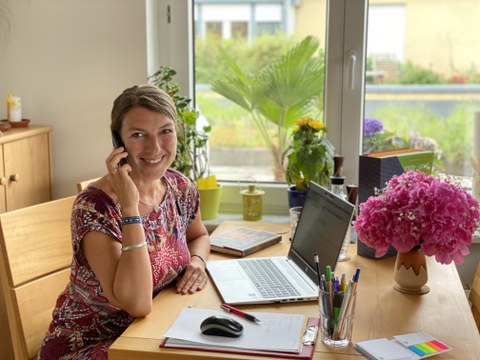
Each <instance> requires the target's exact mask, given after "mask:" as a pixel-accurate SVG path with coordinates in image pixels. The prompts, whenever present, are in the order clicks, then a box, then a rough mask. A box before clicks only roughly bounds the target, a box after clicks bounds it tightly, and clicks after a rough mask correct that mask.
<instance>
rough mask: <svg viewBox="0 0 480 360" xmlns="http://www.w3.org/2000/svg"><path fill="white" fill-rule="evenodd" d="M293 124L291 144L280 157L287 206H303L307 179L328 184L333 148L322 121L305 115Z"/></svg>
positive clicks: (325, 185) (332, 165)
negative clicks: (283, 172)
mask: <svg viewBox="0 0 480 360" xmlns="http://www.w3.org/2000/svg"><path fill="white" fill-rule="evenodd" d="M295 125H296V126H295V128H294V129H293V131H292V133H291V141H290V144H289V145H288V147H287V148H286V149H285V151H284V153H283V156H282V159H283V163H284V164H285V180H286V181H287V183H288V184H289V207H293V206H302V205H303V203H302V200H301V199H302V198H303V199H304V197H305V195H306V191H307V189H308V184H309V182H310V181H314V182H316V183H317V184H319V185H321V186H323V187H327V186H328V184H329V182H330V176H332V175H333V170H334V161H333V158H334V154H335V150H334V147H333V145H332V144H331V143H330V141H328V139H327V138H326V137H325V133H326V132H327V128H326V126H325V124H324V123H323V122H321V121H319V120H314V119H313V118H311V117H306V118H301V119H298V120H297V121H296V122H295ZM296 197H299V198H300V199H298V200H296Z"/></svg>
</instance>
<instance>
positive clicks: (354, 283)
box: [338, 268, 360, 336]
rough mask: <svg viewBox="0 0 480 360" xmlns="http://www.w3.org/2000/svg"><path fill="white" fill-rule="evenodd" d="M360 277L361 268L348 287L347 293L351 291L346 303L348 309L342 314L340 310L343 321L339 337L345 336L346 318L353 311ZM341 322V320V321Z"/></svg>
mask: <svg viewBox="0 0 480 360" xmlns="http://www.w3.org/2000/svg"><path fill="white" fill-rule="evenodd" d="M359 276H360V268H357V271H355V275H353V279H352V280H350V285H349V286H348V288H347V292H348V291H350V293H349V296H348V301H347V303H346V308H345V310H344V312H343V314H342V309H340V316H341V317H342V319H341V325H340V329H339V331H338V333H339V335H340V336H342V334H343V331H344V327H345V319H346V317H347V316H348V315H349V314H350V312H351V311H352V309H351V307H352V306H353V304H352V298H354V297H355V292H356V290H357V286H358V277H359ZM345 300H346V299H345V298H344V302H345ZM342 307H343V304H342ZM339 321H340V320H339Z"/></svg>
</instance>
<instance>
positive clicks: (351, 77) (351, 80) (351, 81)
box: [348, 50, 357, 91]
mask: <svg viewBox="0 0 480 360" xmlns="http://www.w3.org/2000/svg"><path fill="white" fill-rule="evenodd" d="M356 64H357V52H356V51H355V50H351V51H349V52H348V89H349V90H350V91H353V89H354V88H355V65H356Z"/></svg>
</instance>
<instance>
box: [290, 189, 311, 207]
mask: <svg viewBox="0 0 480 360" xmlns="http://www.w3.org/2000/svg"><path fill="white" fill-rule="evenodd" d="M287 193H288V208H292V207H296V206H303V205H304V204H305V199H306V197H307V190H297V187H296V186H295V185H290V186H289V187H288V189H287Z"/></svg>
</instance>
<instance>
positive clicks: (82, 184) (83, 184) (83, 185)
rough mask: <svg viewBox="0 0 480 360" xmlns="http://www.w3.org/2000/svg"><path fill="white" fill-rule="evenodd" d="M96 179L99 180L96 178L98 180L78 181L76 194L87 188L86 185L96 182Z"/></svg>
mask: <svg viewBox="0 0 480 360" xmlns="http://www.w3.org/2000/svg"><path fill="white" fill-rule="evenodd" d="M98 179H100V178H99V177H98V178H94V179H89V180H84V181H80V182H79V183H77V190H78V192H80V191H82V190H83V189H85V188H86V187H87V186H88V184H90V183H92V182H94V181H97V180H98Z"/></svg>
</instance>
